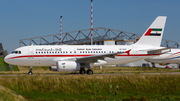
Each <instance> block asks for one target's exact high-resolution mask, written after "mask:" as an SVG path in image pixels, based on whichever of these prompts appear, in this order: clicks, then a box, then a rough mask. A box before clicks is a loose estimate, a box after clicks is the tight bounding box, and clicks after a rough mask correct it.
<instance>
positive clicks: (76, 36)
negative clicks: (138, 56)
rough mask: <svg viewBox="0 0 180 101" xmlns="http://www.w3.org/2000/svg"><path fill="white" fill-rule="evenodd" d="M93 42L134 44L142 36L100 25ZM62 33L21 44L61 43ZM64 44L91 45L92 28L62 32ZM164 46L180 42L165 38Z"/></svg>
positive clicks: (173, 45)
mask: <svg viewBox="0 0 180 101" xmlns="http://www.w3.org/2000/svg"><path fill="white" fill-rule="evenodd" d="M93 33H94V34H93V44H95V45H113V44H115V45H123V44H129V43H131V44H133V43H135V42H136V41H137V40H138V39H139V38H140V37H141V35H140V34H134V33H130V32H125V31H121V30H115V29H110V28H104V27H98V28H93ZM59 35H60V34H53V35H46V36H39V37H34V38H27V39H22V40H20V41H19V46H20V47H21V46H27V45H31V44H35V45H59V44H60V37H59ZM61 38H62V45H91V29H84V30H78V31H72V32H66V33H62V36H61ZM107 40H112V41H114V43H113V44H109V43H106V42H105V41H107ZM161 46H163V47H174V48H178V47H179V44H178V42H175V41H170V40H165V39H163V40H162V42H161Z"/></svg>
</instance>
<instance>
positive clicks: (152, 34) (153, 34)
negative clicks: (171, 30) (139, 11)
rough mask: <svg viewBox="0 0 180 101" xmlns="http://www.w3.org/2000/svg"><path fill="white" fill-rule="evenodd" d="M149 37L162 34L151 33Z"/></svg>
mask: <svg viewBox="0 0 180 101" xmlns="http://www.w3.org/2000/svg"><path fill="white" fill-rule="evenodd" d="M149 36H161V33H150V34H149Z"/></svg>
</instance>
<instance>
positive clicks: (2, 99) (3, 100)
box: [0, 86, 27, 101]
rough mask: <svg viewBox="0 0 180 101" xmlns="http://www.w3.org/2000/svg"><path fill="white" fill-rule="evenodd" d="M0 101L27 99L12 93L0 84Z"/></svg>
mask: <svg viewBox="0 0 180 101" xmlns="http://www.w3.org/2000/svg"><path fill="white" fill-rule="evenodd" d="M0 101H27V100H26V99H24V98H23V97H22V96H20V95H17V94H14V93H13V92H11V91H10V90H9V89H5V88H3V87H1V86H0Z"/></svg>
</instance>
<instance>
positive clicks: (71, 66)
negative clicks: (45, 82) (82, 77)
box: [56, 61, 80, 72]
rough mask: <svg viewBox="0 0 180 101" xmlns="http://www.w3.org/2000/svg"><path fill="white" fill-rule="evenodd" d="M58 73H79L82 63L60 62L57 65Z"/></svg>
mask: <svg viewBox="0 0 180 101" xmlns="http://www.w3.org/2000/svg"><path fill="white" fill-rule="evenodd" d="M56 64H57V71H60V72H61V71H63V72H64V71H67V72H69V71H79V70H80V63H78V62H75V61H58V62H57V63H56Z"/></svg>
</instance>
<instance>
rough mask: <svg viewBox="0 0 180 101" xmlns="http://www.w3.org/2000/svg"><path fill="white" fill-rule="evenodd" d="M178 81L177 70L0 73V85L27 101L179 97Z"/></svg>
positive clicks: (162, 98) (167, 100) (170, 98)
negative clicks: (70, 73)
mask: <svg viewBox="0 0 180 101" xmlns="http://www.w3.org/2000/svg"><path fill="white" fill-rule="evenodd" d="M179 81H180V75H178V74H153V75H152V74H146V75H144V74H135V75H55V76H43V75H38V76H28V75H23V76H1V77H0V84H1V85H3V86H5V87H8V88H9V89H12V90H14V91H16V92H18V93H20V94H22V95H23V97H25V98H26V99H28V100H30V101H38V100H43V101H49V100H77V101H79V100H80V101H81V100H82V101H84V100H91V101H92V100H95V99H96V100H110V99H114V100H117V101H119V100H123V99H124V100H125V99H127V100H130V99H136V100H138V101H141V100H142V101H149V100H152V101H153V100H156V101H159V100H162V101H169V100H172V101H178V100H180V82H179ZM117 86H118V87H117ZM115 92H116V95H115ZM143 99H144V100H143Z"/></svg>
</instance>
